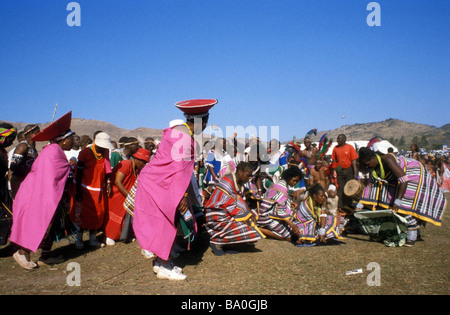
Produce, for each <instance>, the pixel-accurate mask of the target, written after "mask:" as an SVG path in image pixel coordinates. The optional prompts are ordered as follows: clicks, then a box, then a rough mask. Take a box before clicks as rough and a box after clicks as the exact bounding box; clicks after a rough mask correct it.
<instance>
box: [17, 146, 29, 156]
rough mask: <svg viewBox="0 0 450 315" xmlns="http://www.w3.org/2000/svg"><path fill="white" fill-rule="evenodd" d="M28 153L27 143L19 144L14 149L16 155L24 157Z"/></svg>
mask: <svg viewBox="0 0 450 315" xmlns="http://www.w3.org/2000/svg"><path fill="white" fill-rule="evenodd" d="M27 152H28V146H27V145H26V144H25V143H19V144H18V145H17V147H16V148H15V149H14V154H20V155H24V154H25V153H27Z"/></svg>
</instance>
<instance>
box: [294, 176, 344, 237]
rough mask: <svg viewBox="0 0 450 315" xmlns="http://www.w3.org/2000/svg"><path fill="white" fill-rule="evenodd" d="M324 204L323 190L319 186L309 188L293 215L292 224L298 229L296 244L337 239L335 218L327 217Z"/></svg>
mask: <svg viewBox="0 0 450 315" xmlns="http://www.w3.org/2000/svg"><path fill="white" fill-rule="evenodd" d="M326 202H327V197H326V195H325V189H324V188H323V187H322V186H321V185H320V184H314V185H313V186H312V187H310V188H309V190H308V196H307V198H306V199H305V200H304V201H303V202H302V203H301V204H300V205H299V207H298V209H297V211H296V212H295V213H294V219H293V222H294V224H295V225H297V226H298V228H299V229H300V237H299V240H298V241H297V243H298V244H301V243H313V242H316V241H319V242H321V243H325V242H326V241H327V240H328V239H332V238H339V232H338V229H337V218H335V217H333V216H331V215H327V213H326Z"/></svg>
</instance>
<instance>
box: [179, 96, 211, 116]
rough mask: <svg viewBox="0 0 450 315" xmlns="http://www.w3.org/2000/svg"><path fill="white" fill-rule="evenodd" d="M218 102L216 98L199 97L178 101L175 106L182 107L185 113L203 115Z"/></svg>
mask: <svg viewBox="0 0 450 315" xmlns="http://www.w3.org/2000/svg"><path fill="white" fill-rule="evenodd" d="M216 104H217V100H216V99H198V100H188V101H182V102H178V103H176V104H175V106H176V107H178V108H179V109H181V110H182V111H183V112H184V113H185V114H188V115H201V114H205V113H207V112H208V111H209V110H210V109H211V108H212V107H213V106H214V105H216Z"/></svg>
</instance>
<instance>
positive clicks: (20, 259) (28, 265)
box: [13, 251, 37, 270]
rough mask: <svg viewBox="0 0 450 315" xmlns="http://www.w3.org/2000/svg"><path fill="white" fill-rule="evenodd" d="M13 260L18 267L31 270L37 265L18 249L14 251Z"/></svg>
mask: <svg viewBox="0 0 450 315" xmlns="http://www.w3.org/2000/svg"><path fill="white" fill-rule="evenodd" d="M13 257H14V260H15V261H16V262H17V263H18V264H19V265H20V267H22V268H25V269H28V270H31V269H34V268H36V267H37V264H36V263H35V262H34V261H28V260H27V258H26V257H25V255H21V254H20V253H19V251H17V252H15V253H14V255H13Z"/></svg>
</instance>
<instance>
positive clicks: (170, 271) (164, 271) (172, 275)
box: [156, 265, 186, 280]
mask: <svg viewBox="0 0 450 315" xmlns="http://www.w3.org/2000/svg"><path fill="white" fill-rule="evenodd" d="M156 277H157V278H158V279H167V280H184V279H186V275H185V274H183V273H182V272H181V271H179V269H176V268H175V267H171V266H169V268H167V267H165V266H162V265H160V266H159V270H158V273H157V275H156Z"/></svg>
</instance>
